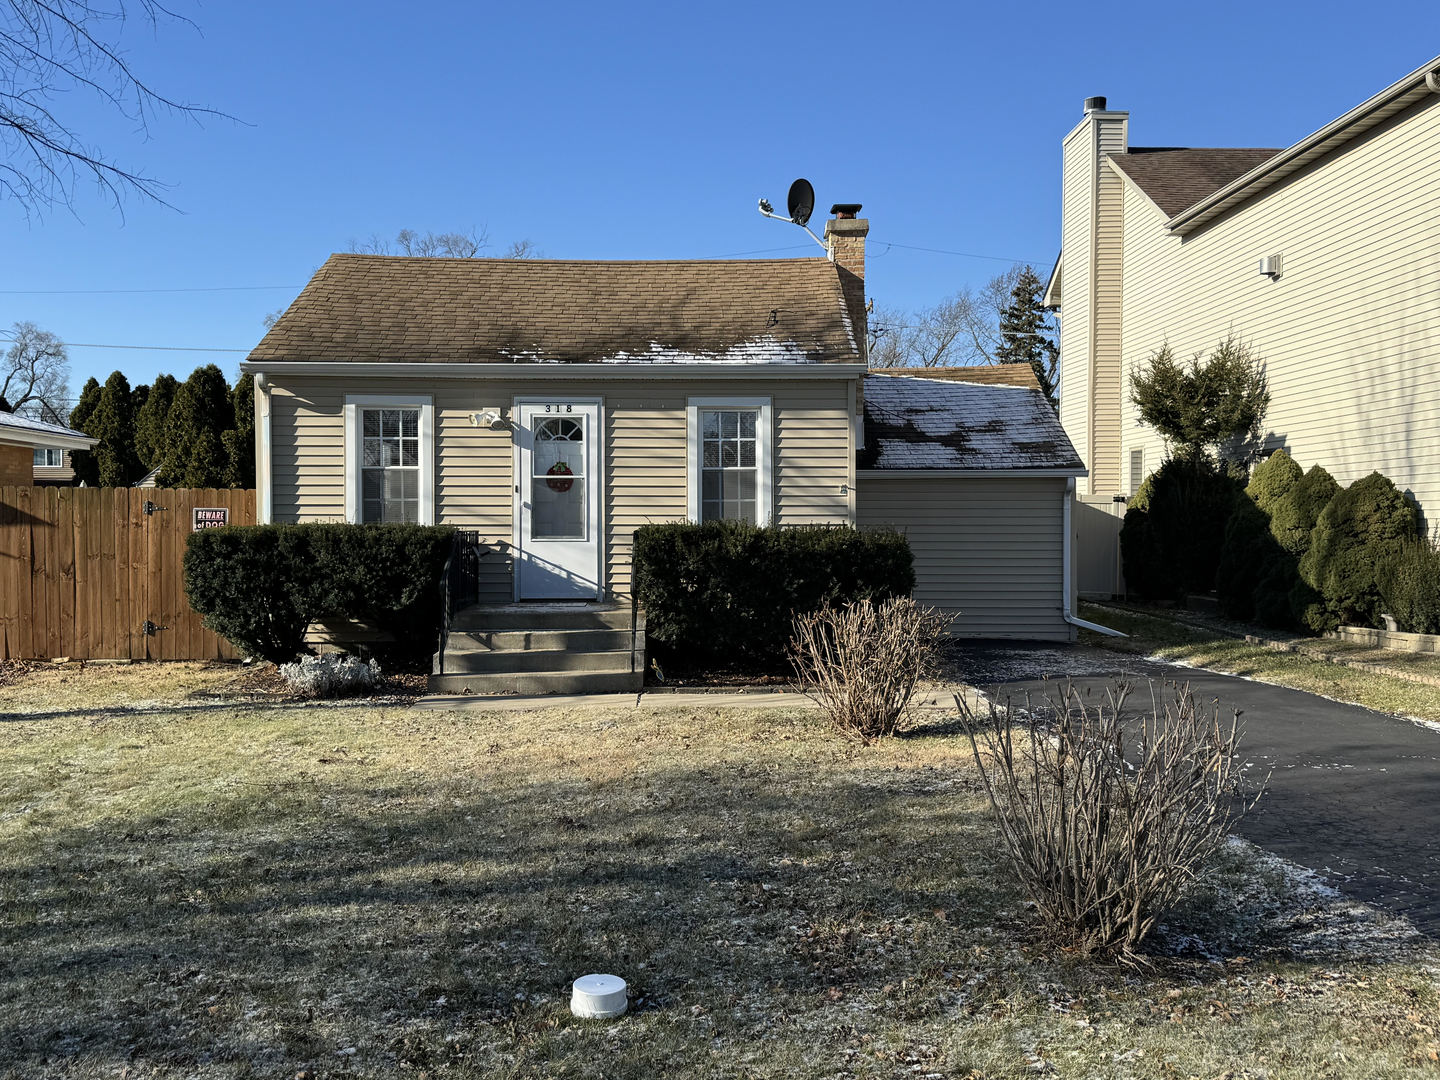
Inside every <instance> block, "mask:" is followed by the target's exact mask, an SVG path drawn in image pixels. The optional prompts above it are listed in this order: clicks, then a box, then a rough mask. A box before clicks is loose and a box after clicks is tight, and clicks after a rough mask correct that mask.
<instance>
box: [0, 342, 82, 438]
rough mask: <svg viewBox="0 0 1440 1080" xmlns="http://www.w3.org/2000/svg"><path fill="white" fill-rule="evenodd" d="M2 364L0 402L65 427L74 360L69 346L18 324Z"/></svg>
mask: <svg viewBox="0 0 1440 1080" xmlns="http://www.w3.org/2000/svg"><path fill="white" fill-rule="evenodd" d="M7 336H8V337H9V338H10V341H11V345H10V348H9V349H8V350H6V353H5V359H4V361H3V362H0V380H3V381H0V399H3V400H4V401H5V403H6V404H7V405H8V406H9V407H10V408H11V410H13V411H14V412H17V413H23V414H25V415H28V416H34V417H36V418H38V419H40V420H47V421H49V422H50V423H52V424H63V423H65V416H66V413H67V412H68V402H69V400H70V358H69V356H68V355H66V352H65V345H64V343H63V342H61V340H60V339H59V338H58V337H56V336H55V335H54V334H52V333H50V331H48V330H41V329H40V328H39V327H38V326H36V325H35V324H34V323H32V322H17V323H16V324H15V325H14V326H13V327H12V328H11V329H10V330H9V332H8V334H7Z"/></svg>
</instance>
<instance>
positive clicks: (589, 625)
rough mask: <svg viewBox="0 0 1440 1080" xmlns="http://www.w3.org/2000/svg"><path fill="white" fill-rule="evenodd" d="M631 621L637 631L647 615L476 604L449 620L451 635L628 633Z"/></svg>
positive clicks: (604, 607)
mask: <svg viewBox="0 0 1440 1080" xmlns="http://www.w3.org/2000/svg"><path fill="white" fill-rule="evenodd" d="M632 620H633V621H635V623H636V628H637V629H641V630H643V629H644V628H645V618H644V616H643V615H639V616H636V615H635V613H634V612H633V611H632V610H631V607H630V605H629V604H595V603H590V604H587V603H580V602H575V603H562V602H541V603H523V604H473V605H471V606H470V607H467V608H463V609H461V610H460V611H457V612H456V613H455V615H454V617H453V618H452V619H451V620H450V632H451V633H452V634H454V633H493V632H497V631H511V630H519V631H527V630H528V631H531V632H535V631H542V630H629V629H630V628H631V623H632Z"/></svg>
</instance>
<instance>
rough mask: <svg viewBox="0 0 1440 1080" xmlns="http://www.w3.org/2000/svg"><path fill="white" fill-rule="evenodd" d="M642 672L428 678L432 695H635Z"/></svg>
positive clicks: (502, 674)
mask: <svg viewBox="0 0 1440 1080" xmlns="http://www.w3.org/2000/svg"><path fill="white" fill-rule="evenodd" d="M644 683H645V673H644V672H643V671H630V670H629V669H628V668H627V669H626V670H624V671H536V672H504V673H500V672H496V673H490V674H484V675H480V674H469V675H431V676H430V682H429V691H430V693H432V694H466V693H469V694H505V693H511V694H616V693H634V694H638V693H639V692H640V690H641V687H642V686H644Z"/></svg>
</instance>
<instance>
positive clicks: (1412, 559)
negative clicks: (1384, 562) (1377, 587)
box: [1382, 540, 1440, 634]
mask: <svg viewBox="0 0 1440 1080" xmlns="http://www.w3.org/2000/svg"><path fill="white" fill-rule="evenodd" d="M1382 594H1383V595H1384V598H1385V608H1386V612H1387V613H1388V614H1390V615H1393V616H1394V617H1395V620H1396V621H1397V622H1398V623H1399V624H1400V629H1401V630H1404V631H1407V632H1408V633H1411V634H1440V552H1437V551H1436V550H1435V548H1434V547H1432V546H1431V544H1430V543H1429V542H1428V541H1426V540H1416V541H1413V542H1412V543H1408V544H1405V545H1404V546H1403V547H1402V548H1401V549H1400V551H1399V553H1398V554H1397V555H1396V556H1395V558H1394V560H1393V561H1392V563H1391V564H1390V566H1389V567H1387V568H1386V574H1385V582H1384V587H1383V589H1382Z"/></svg>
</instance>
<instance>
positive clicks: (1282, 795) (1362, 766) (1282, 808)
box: [957, 643, 1440, 936]
mask: <svg viewBox="0 0 1440 1080" xmlns="http://www.w3.org/2000/svg"><path fill="white" fill-rule="evenodd" d="M958 663H959V671H958V672H957V674H958V675H959V676H960V677H961V678H963V679H964V680H965V681H966V682H968V683H969V684H970V685H972V686H976V687H980V688H981V689H984V690H987V691H992V692H994V693H995V694H996V695H997V697H999V698H1000V699H1002V700H1003V699H1004V698H1006V697H1007V696H1008V697H1011V698H1013V699H1017V700H1018V699H1020V698H1022V697H1023V696H1024V695H1025V693H1026V692H1027V691H1029V692H1030V693H1031V694H1032V695H1033V696H1035V697H1036V698H1038V697H1039V695H1041V694H1043V693H1044V692H1045V691H1046V689H1050V690H1051V691H1052V692H1053V691H1054V688H1055V682H1056V681H1057V680H1058V682H1059V683H1060V684H1061V685H1062V686H1063V684H1064V681H1065V680H1066V678H1067V677H1068V678H1070V679H1072V680H1073V681H1074V682H1075V683H1076V685H1078V686H1081V687H1084V688H1086V689H1089V690H1091V691H1092V692H1099V693H1102V694H1103V692H1104V689H1105V687H1107V686H1108V685H1111V683H1112V682H1113V680H1114V678H1115V677H1116V676H1120V677H1123V678H1127V679H1129V680H1130V681H1131V683H1132V684H1133V685H1134V689H1133V691H1132V695H1131V699H1130V701H1131V704H1132V705H1137V706H1138V705H1142V704H1143V705H1145V706H1148V704H1149V701H1150V690H1149V686H1150V684H1152V683H1153V684H1155V685H1156V686H1157V687H1160V686H1163V684H1164V683H1166V682H1188V683H1189V684H1190V686H1191V688H1192V689H1193V690H1194V691H1195V693H1196V696H1197V697H1200V698H1201V699H1203V700H1209V699H1217V700H1218V701H1219V702H1220V704H1221V706H1222V708H1223V709H1224V710H1225V712H1226V713H1228V711H1229V710H1230V709H1231V708H1238V709H1240V710H1241V711H1242V714H1243V715H1242V716H1241V721H1242V723H1243V724H1244V725H1245V730H1246V735H1245V740H1244V742H1243V743H1242V744H1241V745H1242V749H1243V751H1244V756H1245V761H1246V764H1247V771H1248V772H1249V773H1250V774H1251V775H1252V776H1255V777H1256V778H1257V779H1260V778H1263V777H1264V775H1265V774H1266V773H1267V772H1268V773H1270V774H1271V776H1270V785H1269V788H1268V791H1267V794H1266V795H1265V797H1264V798H1263V799H1262V800H1261V802H1260V805H1259V806H1258V807H1257V808H1256V809H1255V810H1254V811H1252V812H1251V813H1250V815H1248V816H1247V817H1246V819H1245V820H1244V821H1243V822H1242V823H1241V825H1240V828H1239V832H1240V833H1241V834H1243V835H1244V836H1246V837H1248V838H1249V839H1251V840H1253V841H1254V842H1255V843H1257V844H1259V845H1261V846H1262V847H1264V848H1267V849H1268V850H1270V851H1273V852H1275V853H1276V854H1278V855H1282V856H1284V857H1285V858H1287V859H1290V860H1292V861H1294V862H1297V863H1300V864H1302V865H1304V866H1308V867H1310V868H1311V869H1313V870H1317V871H1319V872H1320V873H1322V874H1324V875H1325V876H1326V878H1327V879H1328V880H1329V881H1330V882H1331V883H1332V884H1333V885H1335V886H1336V887H1337V888H1339V889H1341V890H1342V891H1343V892H1345V893H1346V894H1347V895H1350V896H1353V897H1355V898H1356V899H1359V900H1364V901H1367V902H1369V903H1374V904H1376V905H1377V906H1380V907H1384V908H1387V909H1389V910H1392V911H1396V912H1400V913H1402V914H1404V915H1406V916H1407V917H1409V918H1410V919H1411V920H1412V921H1413V922H1414V923H1415V925H1416V926H1417V927H1418V928H1419V929H1420V930H1422V931H1424V932H1425V933H1427V934H1429V935H1431V936H1440V730H1437V729H1434V728H1429V727H1425V726H1422V725H1420V724H1417V723H1414V722H1412V721H1408V720H1402V719H1399V718H1397V717H1394V716H1387V715H1386V714H1384V713H1378V712H1374V711H1372V710H1370V709H1363V708H1361V707H1359V706H1358V705H1346V704H1342V703H1341V702H1337V701H1330V700H1328V699H1326V698H1322V697H1317V696H1316V695H1314V694H1308V693H1305V692H1304V691H1301V690H1289V689H1286V688H1284V687H1279V686H1271V685H1269V684H1266V683H1258V682H1252V681H1250V680H1248V679H1241V678H1238V677H1235V676H1231V675H1220V674H1217V673H1215V672H1212V671H1204V670H1201V669H1198V668H1187V667H1181V666H1178V665H1173V664H1165V663H1160V662H1155V661H1150V660H1141V659H1139V658H1136V657H1131V656H1125V655H1123V654H1120V653H1114V652H1109V651H1108V650H1105V649H1097V648H1086V647H1082V646H1072V647H1068V648H1067V647H1064V646H1058V647H1057V646H1049V645H1039V644H1030V645H1026V644H1016V643H1004V644H998V643H995V644H990V643H986V644H979V645H976V646H974V647H973V648H972V647H967V648H965V649H964V650H961V652H960V655H959V656H958ZM1047 677H1048V680H1047Z"/></svg>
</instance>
